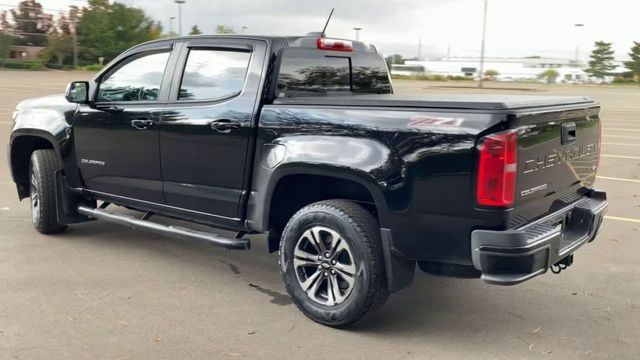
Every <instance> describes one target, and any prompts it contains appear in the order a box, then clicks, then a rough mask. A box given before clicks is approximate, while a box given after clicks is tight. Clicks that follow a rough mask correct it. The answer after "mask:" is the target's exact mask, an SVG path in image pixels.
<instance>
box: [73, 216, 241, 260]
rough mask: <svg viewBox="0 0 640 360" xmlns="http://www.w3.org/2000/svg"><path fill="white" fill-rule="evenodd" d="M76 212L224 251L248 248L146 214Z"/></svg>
mask: <svg viewBox="0 0 640 360" xmlns="http://www.w3.org/2000/svg"><path fill="white" fill-rule="evenodd" d="M78 212H79V213H80V214H82V215H86V216H88V217H91V218H94V219H100V220H104V221H109V222H112V223H116V224H120V225H126V226H129V227H132V228H134V229H144V230H149V231H151V232H154V233H156V234H161V235H168V236H172V237H176V238H180V239H185V240H201V241H206V242H209V243H212V244H214V245H218V246H222V247H223V248H226V249H234V250H248V249H249V247H250V242H249V240H248V239H243V238H235V239H230V238H225V237H222V236H220V235H216V234H213V233H208V232H204V231H197V230H192V229H188V228H185V227H181V226H172V225H162V224H158V223H154V222H151V221H149V220H147V219H148V214H147V215H145V216H144V217H143V219H137V218H135V217H133V216H131V215H122V214H113V213H110V212H107V211H105V210H103V209H102V208H90V207H87V206H78Z"/></svg>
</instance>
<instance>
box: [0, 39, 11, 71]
mask: <svg viewBox="0 0 640 360" xmlns="http://www.w3.org/2000/svg"><path fill="white" fill-rule="evenodd" d="M11 45H13V36H11V35H9V34H7V33H4V32H0V66H2V65H4V61H5V59H8V58H9V55H10V54H11Z"/></svg>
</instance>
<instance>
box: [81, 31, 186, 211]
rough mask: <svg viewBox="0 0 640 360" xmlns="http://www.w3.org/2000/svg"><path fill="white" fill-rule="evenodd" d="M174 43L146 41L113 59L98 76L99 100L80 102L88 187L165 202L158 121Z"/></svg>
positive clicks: (166, 86) (166, 94) (167, 88)
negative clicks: (121, 56) (82, 103)
mask: <svg viewBox="0 0 640 360" xmlns="http://www.w3.org/2000/svg"><path fill="white" fill-rule="evenodd" d="M172 46H173V44H172V43H169V42H167V43H159V44H154V45H152V46H147V47H145V48H142V49H140V50H139V51H136V52H134V53H132V54H130V55H129V56H127V57H126V58H124V59H122V60H121V61H119V62H118V63H116V64H114V65H113V66H112V68H111V69H109V70H107V72H105V73H104V75H102V76H101V77H100V78H98V79H97V80H96V83H95V84H94V85H95V86H96V87H97V92H96V96H95V101H94V103H92V104H91V105H90V106H89V105H81V106H80V107H79V108H78V112H77V113H76V117H75V121H74V126H73V131H74V141H75V149H76V156H77V158H78V161H79V168H80V172H81V174H82V177H83V179H84V182H85V184H86V187H87V188H88V189H89V190H92V191H96V192H101V193H106V194H111V195H117V196H121V197H127V198H133V199H137V200H145V201H150V202H155V203H163V202H164V198H163V193H162V178H161V173H160V153H159V139H160V137H159V130H158V129H159V127H158V125H159V123H160V119H161V116H162V108H163V106H164V101H165V99H166V97H167V96H168V90H169V86H168V80H170V78H171V74H168V76H166V74H167V72H166V69H168V68H170V66H169V62H170V59H172V60H173V59H174V58H172V57H171V55H172ZM171 73H172V72H171Z"/></svg>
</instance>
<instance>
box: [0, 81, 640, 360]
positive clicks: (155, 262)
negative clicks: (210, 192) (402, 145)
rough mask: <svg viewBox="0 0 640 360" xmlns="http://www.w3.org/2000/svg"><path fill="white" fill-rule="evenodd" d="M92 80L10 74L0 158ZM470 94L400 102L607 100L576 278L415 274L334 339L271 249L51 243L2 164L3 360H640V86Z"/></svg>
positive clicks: (399, 86) (104, 227) (404, 85)
mask: <svg viewBox="0 0 640 360" xmlns="http://www.w3.org/2000/svg"><path fill="white" fill-rule="evenodd" d="M89 77H90V74H87V73H70V72H18V71H15V72H14V71H0V147H1V148H2V149H4V148H5V147H6V143H7V142H8V139H9V132H10V125H11V112H12V111H13V109H14V107H15V105H16V104H17V103H18V102H19V101H20V100H22V99H26V98H29V97H34V96H40V95H47V94H51V93H60V92H62V91H63V90H64V86H65V84H66V83H67V82H68V81H70V80H83V79H88V78H89ZM492 85H494V84H489V85H488V86H492ZM457 86H469V85H467V84H456V83H425V82H414V81H396V90H397V92H398V93H412V94H421V93H433V92H436V93H437V92H478V91H482V92H485V93H486V92H492V93H520V94H528V93H535V94H539V95H568V94H571V95H575V94H579V95H585V96H589V97H592V98H594V99H596V100H598V101H599V102H601V104H602V107H603V111H602V118H603V124H604V131H603V138H602V139H603V143H604V145H603V155H602V162H601V167H600V172H599V177H598V179H597V182H596V185H597V187H598V188H601V189H604V190H606V191H607V192H608V195H609V201H610V208H609V213H608V219H607V221H606V224H605V228H604V229H603V231H602V233H601V235H600V237H599V238H598V240H597V241H596V242H594V243H592V244H589V245H587V246H585V247H584V248H582V249H581V250H580V251H578V253H577V254H576V258H575V264H574V265H573V266H572V267H571V268H570V269H569V270H568V271H564V272H562V273H561V274H559V275H553V274H551V273H548V274H545V275H543V276H540V277H538V278H536V279H534V280H532V281H529V282H527V283H525V284H522V285H518V286H515V287H497V286H491V285H486V284H484V283H482V282H481V281H479V280H463V279H449V278H439V277H433V276H429V275H425V274H422V273H418V274H417V275H416V280H415V282H414V284H413V286H412V287H410V288H408V289H405V290H403V291H402V292H400V293H397V294H395V295H393V296H392V297H391V298H390V300H389V301H388V303H387V304H386V305H385V306H384V307H383V308H382V309H381V310H380V311H379V312H377V313H376V314H375V315H374V316H372V317H370V318H369V319H368V320H366V321H365V322H362V323H360V324H359V325H358V326H356V327H355V328H353V329H350V330H334V329H330V328H327V327H323V326H320V325H317V324H315V323H313V322H311V321H310V320H308V319H306V318H305V317H304V316H303V315H302V314H301V313H300V312H299V311H298V310H297V309H296V308H295V306H294V305H293V304H292V303H291V302H290V300H289V298H288V296H287V295H286V292H285V290H284V287H283V285H282V282H281V279H280V275H279V272H278V266H277V259H276V256H275V255H270V254H268V253H267V251H266V245H265V242H264V241H261V240H263V238H262V237H260V236H257V237H254V241H253V246H252V250H251V251H247V252H228V251H224V250H222V249H219V248H215V247H211V246H208V245H204V244H199V243H186V242H183V241H179V240H175V239H171V238H166V237H162V236H156V235H153V234H149V233H145V232H139V231H134V230H129V229H128V228H124V227H121V226H119V225H115V224H108V223H104V222H93V223H88V224H81V225H77V226H73V227H70V228H69V229H68V231H67V232H66V233H65V234H63V235H59V236H43V235H40V234H39V233H37V232H36V231H35V230H34V229H33V228H32V226H31V220H30V215H29V204H28V202H26V201H23V202H18V200H17V196H16V192H15V187H14V185H13V183H12V182H11V178H10V174H9V170H8V166H7V161H6V156H0V359H187V358H188V359H225V358H230V359H302V358H305V359H315V358H318V359H332V360H337V359H427V358H437V359H556V358H560V359H603V358H608V359H637V358H638V357H639V356H640V355H639V354H640V263H639V261H638V257H639V256H640V243H639V242H638V239H639V238H640V230H639V229H640V198H639V196H640V88H638V87H630V86H629V87H626V86H625V87H609V86H571V85H557V86H547V85H519V84H501V85H500V87H501V89H489V90H488V89H485V90H476V89H469V88H456V87H457ZM495 86H497V85H495ZM505 88H509V89H505ZM525 88H527V89H529V88H533V90H525Z"/></svg>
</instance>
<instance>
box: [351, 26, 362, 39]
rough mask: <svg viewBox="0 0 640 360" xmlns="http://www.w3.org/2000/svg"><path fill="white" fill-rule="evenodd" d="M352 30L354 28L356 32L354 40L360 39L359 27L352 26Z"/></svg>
mask: <svg viewBox="0 0 640 360" xmlns="http://www.w3.org/2000/svg"><path fill="white" fill-rule="evenodd" d="M353 30H355V32H356V41H360V30H362V28H361V27H354V28H353Z"/></svg>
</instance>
